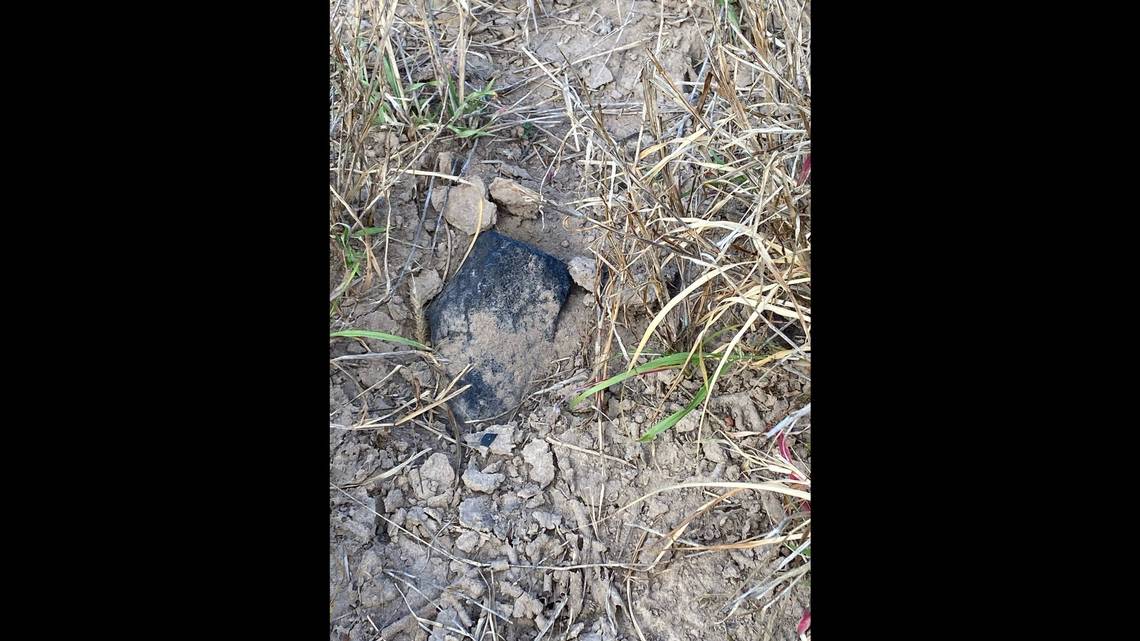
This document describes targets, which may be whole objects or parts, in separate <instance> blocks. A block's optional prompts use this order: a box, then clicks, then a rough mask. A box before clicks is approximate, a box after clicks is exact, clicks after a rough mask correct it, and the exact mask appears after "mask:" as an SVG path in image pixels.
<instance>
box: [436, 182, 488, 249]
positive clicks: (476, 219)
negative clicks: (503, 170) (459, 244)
mask: <svg viewBox="0 0 1140 641" xmlns="http://www.w3.org/2000/svg"><path fill="white" fill-rule="evenodd" d="M465 180H467V181H468V182H470V183H471V184H470V185H464V184H459V185H456V186H454V187H450V188H440V189H436V190H434V191H433V192H432V194H431V204H432V206H433V207H435V209H436V211H439V209H440V208H441V207H442V208H443V217H444V218H445V219H446V220H447V222H448V223H450V224H451V226H452V227H455V228H456V229H458V230H460V231H462V232H463V233H465V234H467V235H468V236H471V235H474V234H475V231H476V230H479V231H485V230H487V229H488V228H490V227H491V225H494V224H495V221H496V220H497V219H498V215H497V211H498V207H497V206H496V205H495V203H493V202H491V201H489V200H487V186H486V185H484V184H483V180H482V179H481V178H479V177H478V176H468V177H467V178H466V179H465ZM444 201H446V203H447V204H446V205H445V204H444Z"/></svg>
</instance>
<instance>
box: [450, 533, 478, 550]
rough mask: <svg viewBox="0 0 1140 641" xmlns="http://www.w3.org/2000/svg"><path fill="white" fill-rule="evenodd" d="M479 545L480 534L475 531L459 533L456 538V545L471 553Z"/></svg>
mask: <svg viewBox="0 0 1140 641" xmlns="http://www.w3.org/2000/svg"><path fill="white" fill-rule="evenodd" d="M478 545H479V535H478V534H475V533H474V532H471V531H467V532H464V533H463V534H460V535H459V538H458V539H456V540H455V547H457V548H459V549H460V550H463V551H464V552H467V553H468V554H470V553H471V552H472V551H474V550H475V547H476V546H478Z"/></svg>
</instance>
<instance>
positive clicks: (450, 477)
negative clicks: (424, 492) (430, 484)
mask: <svg viewBox="0 0 1140 641" xmlns="http://www.w3.org/2000/svg"><path fill="white" fill-rule="evenodd" d="M420 478H422V479H423V480H424V481H435V482H436V484H437V487H438V488H439V489H446V488H448V487H451V483H452V482H453V481H455V470H453V469H451V463H450V462H449V461H448V460H447V455H446V454H444V453H442V452H436V453H435V454H432V455H431V456H429V457H428V460H427V461H426V462H424V464H423V467H421V468H420Z"/></svg>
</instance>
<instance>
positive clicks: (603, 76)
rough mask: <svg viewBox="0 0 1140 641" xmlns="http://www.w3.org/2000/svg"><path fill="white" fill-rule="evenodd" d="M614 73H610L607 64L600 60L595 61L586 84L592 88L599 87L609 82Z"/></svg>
mask: <svg viewBox="0 0 1140 641" xmlns="http://www.w3.org/2000/svg"><path fill="white" fill-rule="evenodd" d="M613 79H614V75H613V74H612V73H610V70H609V68H608V67H606V65H605V64H603V63H601V62H598V63H595V64H594V66H593V68H591V69H590V77H589V78H588V79H587V80H586V86H588V87H589V88H590V89H597V88H598V87H601V86H602V85H604V84H606V83H607V82H611V81H612V80H613Z"/></svg>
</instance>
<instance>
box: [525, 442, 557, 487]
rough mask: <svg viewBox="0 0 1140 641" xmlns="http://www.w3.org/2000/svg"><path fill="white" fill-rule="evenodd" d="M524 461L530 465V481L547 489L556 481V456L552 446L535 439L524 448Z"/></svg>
mask: <svg viewBox="0 0 1140 641" xmlns="http://www.w3.org/2000/svg"><path fill="white" fill-rule="evenodd" d="M523 459H524V460H525V461H526V462H527V463H528V464H529V465H530V480H532V481H534V482H536V483H538V484H539V486H540V487H546V486H547V484H549V483H550V482H551V481H553V480H554V455H553V454H551V453H550V445H549V444H547V442H546V441H544V440H542V439H535V440H533V441H531V442H530V443H527V446H526V447H524V448H523Z"/></svg>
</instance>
